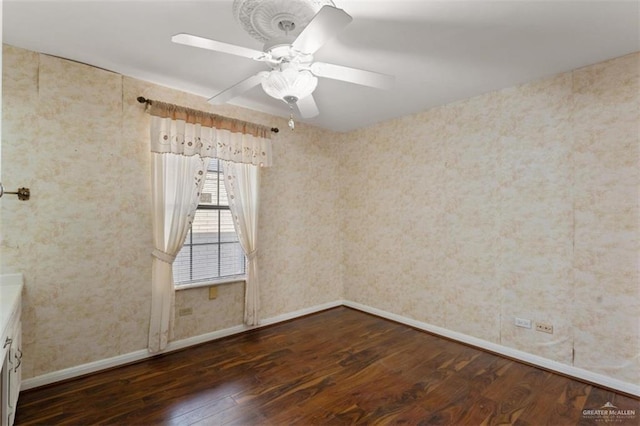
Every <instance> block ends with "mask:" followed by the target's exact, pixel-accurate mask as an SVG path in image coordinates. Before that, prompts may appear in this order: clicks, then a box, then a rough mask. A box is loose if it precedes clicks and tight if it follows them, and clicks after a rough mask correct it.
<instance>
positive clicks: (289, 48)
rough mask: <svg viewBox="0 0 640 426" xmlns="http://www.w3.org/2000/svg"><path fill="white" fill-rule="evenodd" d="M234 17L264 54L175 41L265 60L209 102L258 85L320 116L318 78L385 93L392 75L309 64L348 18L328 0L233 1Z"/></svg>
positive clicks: (202, 41)
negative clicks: (266, 68)
mask: <svg viewBox="0 0 640 426" xmlns="http://www.w3.org/2000/svg"><path fill="white" fill-rule="evenodd" d="M233 11H234V15H235V17H236V19H237V20H238V21H239V22H240V23H241V24H242V25H243V27H244V29H245V30H246V31H247V32H248V33H249V34H250V35H251V36H253V37H254V38H256V39H258V40H260V41H263V42H264V43H265V44H264V51H259V50H255V49H251V48H247V47H242V46H236V45H233V44H228V43H224V42H220V41H216V40H211V39H207V38H203V37H198V36H195V35H191V34H186V33H181V34H176V35H174V36H173V37H172V38H171V40H172V41H173V42H174V43H179V44H184V45H187V46H192V47H198V48H203V49H209V50H213V51H217V52H223V53H228V54H231V55H237V56H242V57H246V58H249V59H253V60H255V61H259V62H265V63H266V64H267V65H268V66H269V68H270V71H261V72H259V73H257V74H255V75H252V76H251V77H249V78H246V79H244V80H242V81H241V82H239V83H237V84H235V85H233V86H231V87H229V88H228V89H225V90H223V91H222V92H220V93H218V94H217V95H215V96H213V97H212V98H211V99H209V102H210V103H212V104H214V105H220V104H223V103H225V102H227V101H229V100H231V99H232V98H234V97H236V96H238V95H240V94H242V93H244V92H245V91H247V90H249V89H251V88H253V87H255V86H257V85H258V84H261V85H262V88H263V90H264V91H265V92H266V93H267V94H268V95H269V96H271V97H273V98H276V99H280V100H282V101H284V102H285V103H287V104H288V105H289V106H290V108H292V109H293V106H294V105H296V106H297V107H298V110H299V112H300V115H301V116H302V117H305V118H310V117H315V116H317V115H318V114H319V111H318V107H317V105H316V102H315V100H314V98H313V95H312V93H313V91H314V90H315V89H316V86H317V84H318V79H317V77H325V78H331V79H334V80H341V81H346V82H350V83H355V84H360V85H364V86H369V87H374V88H380V89H388V88H390V87H391V85H392V84H393V81H394V77H393V76H390V75H386V74H380V73H376V72H372V71H365V70H362V69H356V68H350V67H346V66H341V65H335V64H329V63H325V62H314V61H313V54H314V53H315V52H316V51H318V49H320V48H321V47H322V46H323V45H324V44H325V43H326V42H327V41H329V40H331V39H332V38H333V37H335V36H336V35H337V33H338V32H339V31H340V30H342V29H343V28H344V27H346V26H347V25H348V24H349V23H350V22H351V21H352V18H351V16H349V15H348V14H347V13H346V12H345V11H344V10H342V9H338V8H336V7H335V5H334V4H333V2H332V1H331V0H234V3H233Z"/></svg>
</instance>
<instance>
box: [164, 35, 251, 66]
mask: <svg viewBox="0 0 640 426" xmlns="http://www.w3.org/2000/svg"><path fill="white" fill-rule="evenodd" d="M171 41H172V42H174V43H178V44H184V45H186V46H192V47H199V48H201V49H208V50H213V51H216V52H223V53H228V54H230V55H236V56H243V57H245V58H249V59H256V60H259V59H260V58H261V57H262V56H264V52H261V51H259V50H255V49H249V48H248V47H242V46H236V45H234V44H229V43H223V42H221V41H216V40H211V39H208V38H204V37H198V36H194V35H191V34H186V33H180V34H176V35H174V36H173V37H171Z"/></svg>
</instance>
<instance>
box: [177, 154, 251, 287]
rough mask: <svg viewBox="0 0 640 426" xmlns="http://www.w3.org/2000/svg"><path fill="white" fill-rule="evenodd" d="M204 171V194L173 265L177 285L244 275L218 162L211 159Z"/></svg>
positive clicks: (242, 259)
mask: <svg viewBox="0 0 640 426" xmlns="http://www.w3.org/2000/svg"><path fill="white" fill-rule="evenodd" d="M207 170H208V171H207V175H206V180H205V184H204V190H203V194H205V195H204V196H203V197H202V198H201V200H200V205H199V208H198V210H196V213H195V217H194V219H193V223H192V226H191V229H190V231H189V233H188V235H187V239H186V240H185V243H184V246H183V247H182V249H181V250H180V252H179V253H178V256H177V257H176V260H175V262H174V264H173V277H174V282H176V283H178V284H184V283H189V282H196V281H206V280H211V279H216V278H222V277H226V276H232V275H243V274H244V273H245V257H244V253H243V251H242V247H241V246H240V243H239V242H238V236H237V234H236V232H235V227H234V226H233V218H232V215H231V211H230V210H229V207H228V205H226V204H227V194H226V191H225V189H224V181H223V180H222V179H224V176H223V174H222V167H221V164H220V162H219V161H218V160H211V161H210V162H209V167H208V169H207ZM207 194H208V195H207ZM218 202H220V203H221V204H218ZM208 206H212V207H220V208H214V209H211V208H207V207H208Z"/></svg>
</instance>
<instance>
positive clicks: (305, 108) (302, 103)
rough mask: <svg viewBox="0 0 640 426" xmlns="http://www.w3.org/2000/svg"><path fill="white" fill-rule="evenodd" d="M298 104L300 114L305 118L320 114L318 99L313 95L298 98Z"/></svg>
mask: <svg viewBox="0 0 640 426" xmlns="http://www.w3.org/2000/svg"><path fill="white" fill-rule="evenodd" d="M296 105H298V111H300V115H301V116H302V117H303V118H311V117H315V116H317V115H318V114H320V111H319V110H318V106H317V105H316V101H315V99H313V95H309V96H307V97H306V98H302V99H298V102H296Z"/></svg>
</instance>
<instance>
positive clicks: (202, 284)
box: [174, 275, 247, 291]
mask: <svg viewBox="0 0 640 426" xmlns="http://www.w3.org/2000/svg"><path fill="white" fill-rule="evenodd" d="M246 278H247V277H246V276H245V275H234V276H232V277H224V278H220V279H217V280H208V281H199V282H196V283H187V284H180V285H175V286H174V290H175V291H180V290H190V289H192V288H202V287H213V286H217V285H223V284H232V283H243V282H245V280H246Z"/></svg>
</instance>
